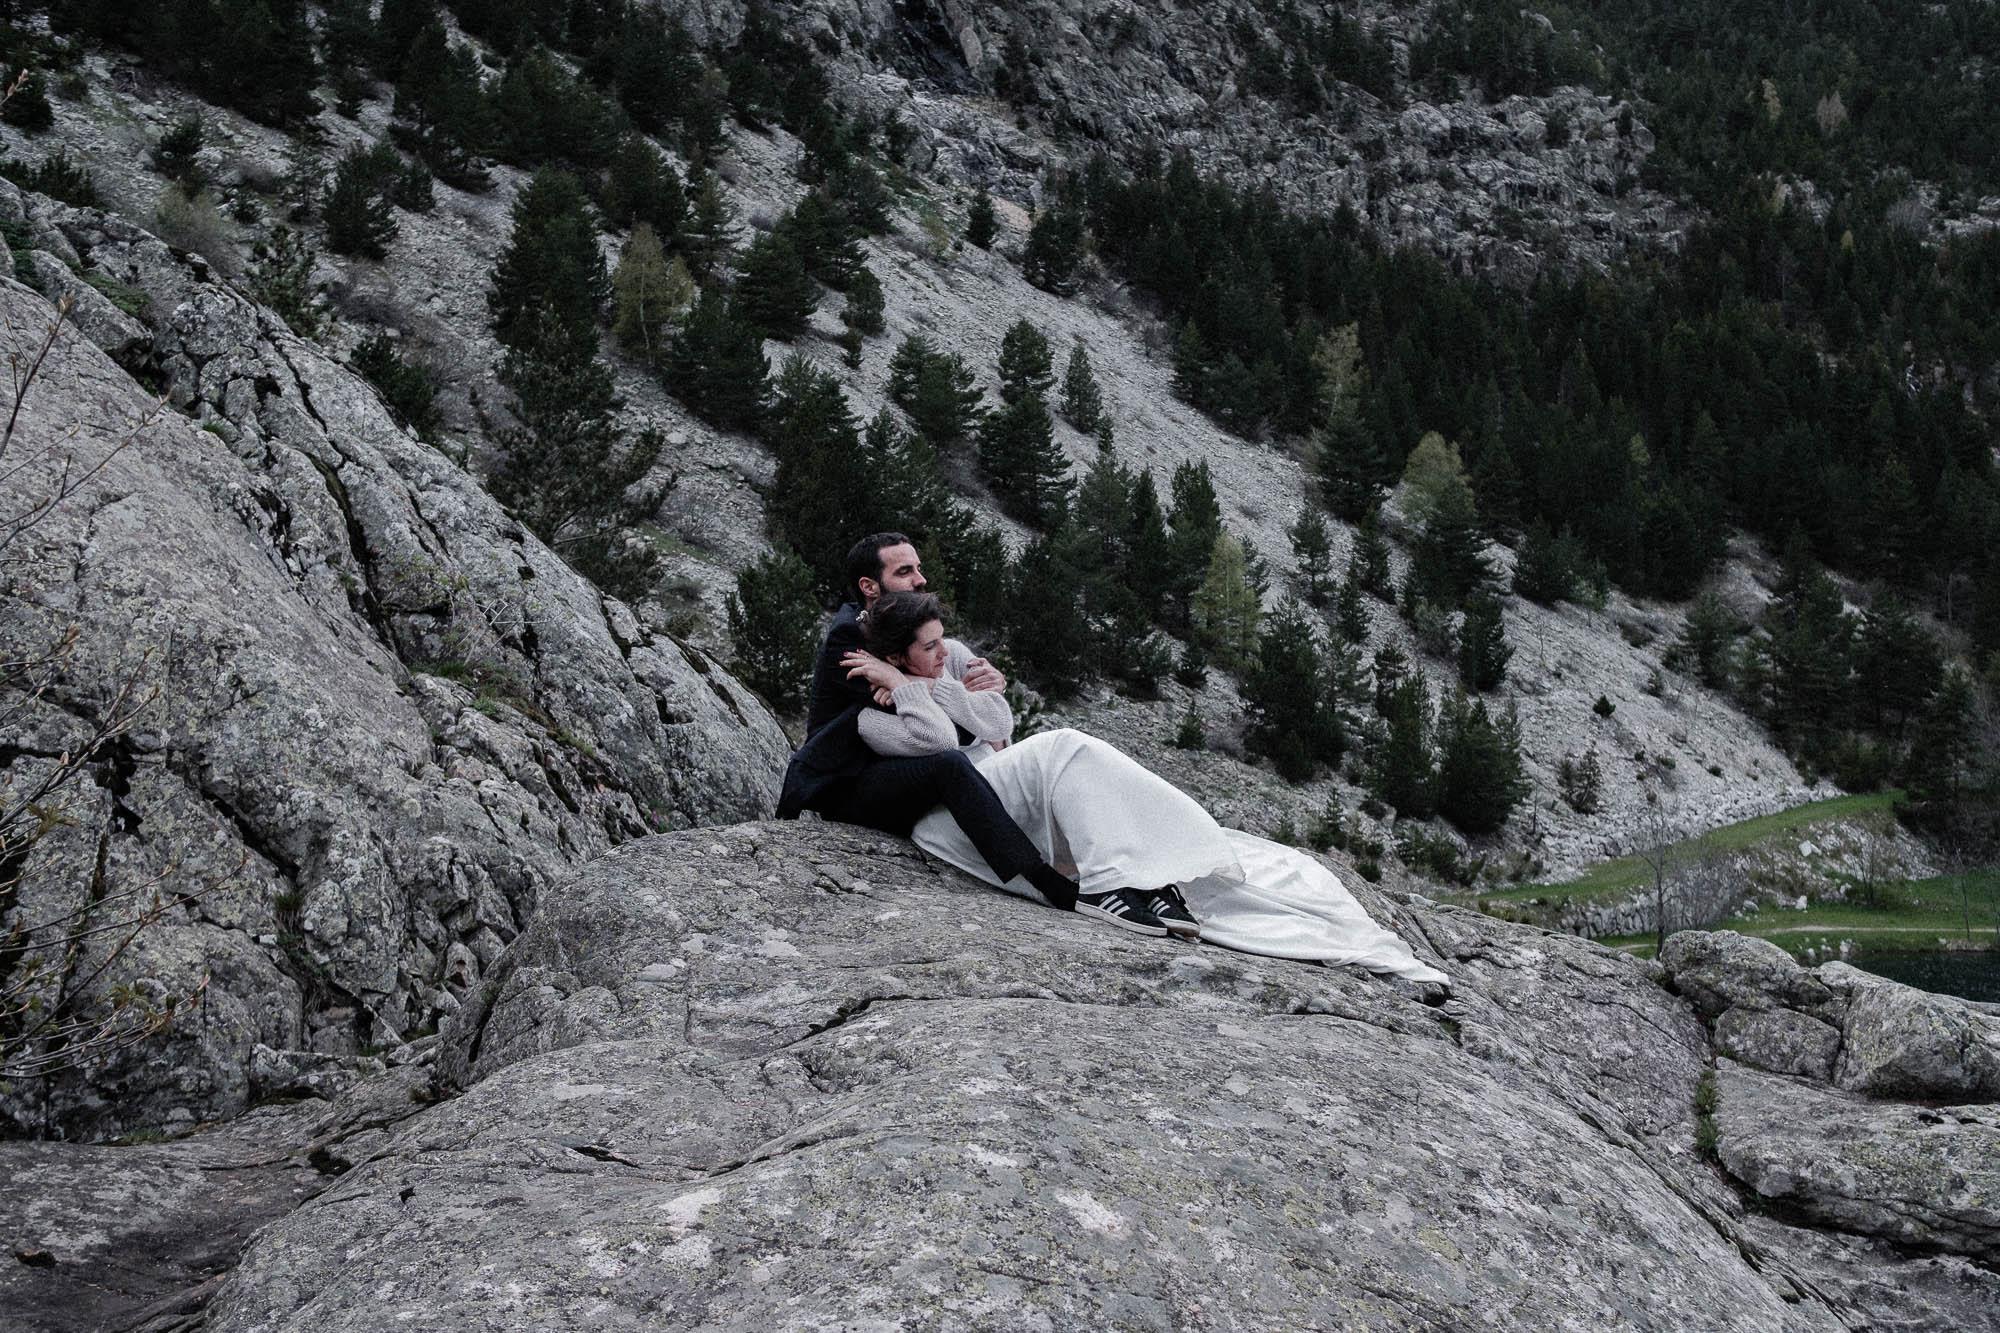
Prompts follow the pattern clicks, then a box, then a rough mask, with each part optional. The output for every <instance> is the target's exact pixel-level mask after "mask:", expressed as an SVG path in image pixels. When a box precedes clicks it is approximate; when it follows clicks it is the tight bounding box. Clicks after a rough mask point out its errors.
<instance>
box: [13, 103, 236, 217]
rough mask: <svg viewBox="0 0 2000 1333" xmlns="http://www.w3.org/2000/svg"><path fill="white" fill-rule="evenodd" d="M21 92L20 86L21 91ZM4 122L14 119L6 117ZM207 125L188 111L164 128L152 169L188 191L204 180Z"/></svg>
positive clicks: (199, 113)
mask: <svg viewBox="0 0 2000 1333" xmlns="http://www.w3.org/2000/svg"><path fill="white" fill-rule="evenodd" d="M25 91H26V90H25V89H24V90H23V93H25ZM22 96H23V94H22V93H17V94H15V95H14V97H12V98H10V99H9V100H8V102H7V110H8V112H10V113H11V112H12V111H13V109H14V104H15V103H16V102H19V101H21V100H22ZM8 123H9V124H17V123H18V122H16V121H14V120H12V119H11V118H10V119H9V121H8ZM22 128H24V129H27V128H31V127H28V126H23V127H22ZM207 128H208V127H207V124H206V122H204V121H203V120H202V116H201V112H200V111H198V110H197V111H190V112H188V113H187V114H186V115H185V116H182V117H181V118H180V119H179V120H177V121H175V122H174V123H173V124H172V125H171V126H170V127H168V129H167V132H166V133H165V134H162V135H161V136H160V142H159V143H158V145H156V146H155V147H154V149H153V168H154V169H155V170H156V171H158V172H159V173H160V174H161V175H163V176H165V177H167V178H168V179H169V180H176V181H179V182H180V183H181V184H182V185H183V186H185V187H186V188H187V191H188V193H190V194H192V193H194V192H195V191H197V190H199V189H201V188H202V186H203V185H205V184H206V183H207V182H206V180H205V179H204V177H203V175H202V171H201V164H200V161H199V157H200V154H201V149H202V144H203V142H204V141H205V140H206V139H207V137H208V136H207Z"/></svg>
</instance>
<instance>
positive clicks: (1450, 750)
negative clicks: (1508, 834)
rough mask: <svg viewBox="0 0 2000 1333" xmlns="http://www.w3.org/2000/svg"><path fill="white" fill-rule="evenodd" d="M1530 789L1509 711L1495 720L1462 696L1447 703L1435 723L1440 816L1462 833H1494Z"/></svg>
mask: <svg viewBox="0 0 2000 1333" xmlns="http://www.w3.org/2000/svg"><path fill="white" fill-rule="evenodd" d="M1529 790H1530V786H1529V783H1528V780H1527V777H1526V775H1525V773H1524V772H1523V771H1522V767H1521V727H1520V723H1519V722H1518V721H1517V720H1516V719H1515V717H1514V713H1513V710H1512V709H1511V708H1510V709H1509V710H1508V712H1507V713H1506V714H1505V715H1503V716H1502V717H1500V718H1499V719H1498V720H1495V719H1494V718H1493V717H1491V716H1490V715H1489V714H1488V713H1487V711H1486V704H1485V701H1484V700H1479V699H1474V700H1470V701H1468V700H1467V698H1466V696H1465V695H1464V694H1463V693H1454V694H1453V695H1452V696H1451V697H1450V698H1448V699H1446V700H1445V703H1444V708H1443V711H1442V714H1441V716H1440V718H1439V721H1438V772H1437V811H1438V813H1439V814H1441V815H1443V816H1444V817H1445V818H1446V819H1449V820H1450V821H1451V822H1452V823H1453V824H1456V825H1457V826H1458V827H1459V828H1460V829H1461V830H1462V831H1464V832H1466V833H1472V834H1480V833H1496V832H1498V831H1499V829H1500V827H1501V826H1502V825H1503V824H1505V823H1506V822H1507V816H1508V815H1510V814H1512V813H1513V810H1514V807H1515V806H1516V805H1518V804H1520V802H1521V800H1522V798H1524V797H1525V796H1527V794H1528V792H1529ZM1400 808H1401V807H1398V809H1399V810H1400Z"/></svg>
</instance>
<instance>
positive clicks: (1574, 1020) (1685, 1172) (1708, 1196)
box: [207, 824, 2000, 1333]
mask: <svg viewBox="0 0 2000 1333" xmlns="http://www.w3.org/2000/svg"><path fill="white" fill-rule="evenodd" d="M1360 896H1361V897H1362V900H1363V901H1364V903H1365V904H1367V905H1368V906H1369V907H1370V909H1371V911H1372V912H1373V913H1374V914H1375V915H1376V916H1377V918H1378V920H1382V921H1384V922H1385V924H1389V925H1391V926H1392V927H1393V928H1395V929H1397V930H1399V931H1400V932H1402V933H1403V934H1404V935H1405V937H1406V938H1409V939H1411V940H1412V942H1413V943H1414V944H1415V945H1416V947H1417V948H1418V949H1419V952H1420V953H1421V954H1423V955H1424V956H1426V957H1430V958H1435V959H1437V960H1438V961H1439V962H1440V964H1441V965H1442V966H1444V967H1445V968H1446V969H1447V970H1449V971H1450V972H1451V973H1452V975H1453V978H1454V986H1453V991H1452V994H1451V996H1450V997H1449V998H1444V997H1442V996H1440V995H1439V994H1437V993H1435V992H1432V993H1429V994H1426V993H1424V991H1423V990H1422V989H1421V988H1418V987H1413V986H1409V985H1406V984H1401V983H1388V982H1383V981H1379V980H1376V979H1373V978H1370V977H1367V976H1360V975H1350V974H1348V973H1347V972H1344V971H1339V970H1331V969H1325V968H1320V967H1316V966H1314V965H1311V964H1302V963H1291V962H1283V961H1274V960H1269V959H1261V958H1253V957H1246V956H1242V955H1235V954H1229V953H1225V952H1221V951H1217V950H1213V949H1209V948H1205V947H1200V946H1192V945H1183V944H1176V943H1171V942H1167V941H1152V940H1142V939H1134V938H1132V937H1128V936H1124V935H1120V934H1117V933H1115V932H1111V931H1107V930H1104V929H1102V928H1094V927H1092V926H1091V925H1090V924H1089V923H1087V922H1084V921H1082V920H1080V919H1078V918H1076V917H1074V916H1070V915H1066V914H1058V913H1055V912H1052V911H1049V910H1047V909H1045V908H1041V907H1038V906H1036V905H1034V904H1030V903H1026V902H1022V901H1020V900H1017V899H1012V898H1009V897H1006V896H1004V895H999V894H994V893H992V892H990V891H988V890H985V889H983V888H980V887H978V886H975V885H972V884H971V883H970V882H969V881H968V880H966V879H965V878H963V877H961V876H959V875H957V874H956V873H955V872H952V871H949V870H937V869H934V868H932V867H931V866H929V865H927V864H926V863H925V862H924V860H923V859H922V858H921V857H920V855H918V854H917V853H915V852H914V851H913V850H912V849H911V848H910V847H909V846H908V845H907V844H904V843H901V842H898V841H890V840H885V839H882V838H880V837H879V836H877V835H873V834H870V833H867V832H866V831H862V830H854V829H846V828H841V827H839V826H832V825H825V826H814V825H811V824H806V825H775V824H759V825H742V826H737V827H732V828H725V829H715V830H696V831H691V832H688V833H682V834H675V835H670V836H666V837H659V838H652V839H647V840H644V841H642V842H637V843H632V844H628V845H626V846H624V847H621V848H619V849H617V850H615V851H614V852H612V853H610V854H609V855H607V856H605V857H603V858H601V859H600V860H598V861H597V862H595V863H593V864H592V865H591V866H589V867H588V868H586V869H585V870H584V871H583V872H582V874H581V875H579V876H578V877H577V878H576V879H575V880H573V881H572V882H570V883H568V884H566V885H564V886H563V887H562V888H561V889H560V890H559V891H557V892H555V893H552V894H550V895H548V897H547V898H546V899H545V903H544V907H543V910H542V912H541V914H540V915H539V916H538V917H537V918H536V920H535V921H534V923H533V924H532V925H530V927H529V928H528V929H527V931H525V932H524V933H523V935H522V936H521V937H520V938H519V939H518V940H517V941H516V942H515V944H514V945H513V946H512V947H511V948H510V949H509V951H508V953H507V954H506V956H505V957H504V958H503V960H502V961H501V963H500V964H499V965H498V966H497V968H496V969H494V971H493V973H492V974H491V975H492V979H493V980H494V981H496V982H497V986H496V988H495V989H494V990H493V991H492V992H491V993H490V996H489V997H488V998H487V1002H486V1003H484V1004H482V1005H478V1006H467V1007H466V1008H465V1009H464V1010H462V1011H461V1013H460V1015H459V1017H458V1019H456V1020H455V1021H454V1023H453V1024H452V1025H451V1027H450V1029H449V1030H448V1031H447V1032H446V1034H445V1035H444V1038H443V1049H442V1054H441V1056H440V1062H439V1063H440V1068H441V1070H442V1071H444V1075H445V1082H447V1083H450V1082H463V1083H465V1084H466V1085H467V1090H466V1091H465V1092H464V1093H463V1094H462V1095H460V1096H458V1097H456V1098H455V1099H453V1100H450V1101H447V1102H445V1103H443V1104H441V1105H437V1106H433V1107H431V1108H429V1109H427V1110H425V1111H423V1112H421V1113H420V1114H418V1115H417V1116H415V1117H413V1118H411V1119H409V1120H407V1121H405V1122H403V1123H402V1124H401V1125H400V1126H397V1127H395V1128H393V1129H390V1130H388V1131H386V1137H385V1138H384V1139H383V1140H382V1141H381V1142H380V1143H379V1145H378V1146H377V1147H376V1148H375V1150H374V1151H373V1152H372V1153H370V1154H368V1156H367V1158H366V1160H361V1159H357V1160H356V1163H355V1167H354V1169H353V1170H352V1171H351V1172H349V1173H347V1174H346V1175H344V1176H342V1177H341V1179H340V1181H339V1182H338V1184H337V1185H336V1186H335V1187H334V1188H332V1189H330V1190H329V1191H327V1192H326V1193H325V1194H323V1195H321V1196H320V1197H319V1198H318V1199H316V1200H315V1201H313V1202H312V1203H310V1204H308V1205H306V1206H305V1207H304V1208H302V1209H301V1210H300V1211H299V1212H297V1213H295V1214H294V1215H292V1216H291V1217H289V1218H288V1219H286V1220H285V1221H283V1222H281V1223H278V1224H277V1225H276V1226H274V1227H273V1228H271V1229H270V1230H269V1231H267V1232H266V1233H265V1234H264V1235H263V1236H262V1237H261V1238H260V1239H259V1240H258V1241H257V1242H256V1243H255V1244H254V1245H252V1246H251V1248H250V1250H249V1252H248V1254H247V1255H246V1257H245V1260H244V1263H243V1265H242V1266H241V1267H240V1268H239V1269H238V1270H237V1271H236V1273H235V1274H234V1275H233V1276H232V1277H231V1278H230V1279H229V1280H228V1282H227V1283H226V1285H225V1286H224V1288H223V1289H222V1291H221V1292H220V1293H219V1295H218V1296H217V1298H216V1300H215V1301H214V1303H213V1304H212V1305H211V1306H210V1307H209V1309H208V1311H207V1320H208V1325H207V1326H208V1327H209V1328H211V1329H213V1330H217V1333H244V1331H247V1330H253V1329H254V1330H259V1331H260V1333H272V1331H275V1330H282V1329H303V1328H308V1327H310V1328H314V1329H330V1330H358V1329H373V1328H382V1329H389V1328H399V1327H407V1326H408V1324H409V1322H410V1321H411V1320H416V1321H418V1322H428V1323H431V1324H439V1325H441V1324H452V1325H454V1326H457V1325H465V1326H480V1327H490V1328H496V1329H514V1328H520V1329H526V1328H538V1329H560V1328H583V1327H598V1326H604V1325H612V1326H627V1325H629V1326H635V1327H651V1328H660V1329H695V1328H758V1329H801V1330H803V1329H819V1328H828V1327H869V1328H881V1329H909V1330H916V1329H944V1328H957V1327H978V1328H981V1329H990V1330H1013V1329H1022V1330H1026V1329H1048V1328H1081V1327H1106V1326H1109V1327H1128V1328H1149V1329H1150V1328H1159V1329H1166V1328H1179V1327H1209V1328H1217V1329H1235V1330H1251V1329H1272V1330H1276V1329H1287V1330H1290V1329H1298V1328H1305V1327H1327V1328H1350V1327H1375V1328H1434V1327H1459V1326H1467V1325H1470V1324H1473V1323H1478V1324H1481V1325H1491V1326H1494V1327H1500V1328H1522V1329H1529V1328H1533V1329H1542V1328H1551V1327H1564V1326H1571V1325H1576V1326H1581V1325H1585V1324H1589V1325H1593V1326H1611V1325H1615V1326H1621V1327H1632V1328H1645V1329H1702V1328H1714V1329H1725V1328H1726V1329H1732V1330H1738V1329H1764V1328H1768V1329H1838V1328H1843V1327H1850V1326H1852V1325H1850V1324H1849V1323H1848V1321H1847V1320H1846V1318H1845V1316H1844V1314H1843V1311H1844V1310H1847V1309H1851V1308H1854V1307H1856V1306H1858V1305H1863V1304H1866V1303H1869V1302H1873V1303H1874V1304H1875V1305H1876V1306H1890V1305H1893V1304H1894V1303H1895V1296H1894V1294H1893V1287H1894V1285H1895V1284H1896V1283H1897V1282H1899V1281H1900V1276H1899V1275H1900V1271H1901V1268H1902V1267H1905V1266H1907V1265H1903V1264H1901V1263H1900V1262H1899V1261H1897V1260H1896V1259H1895V1258H1894V1256H1893V1255H1890V1254H1887V1253H1878V1252H1874V1251H1869V1252H1868V1253H1867V1254H1866V1255H1865V1256H1855V1257H1854V1258H1853V1261H1852V1262H1845V1261H1842V1260H1840V1259H1839V1258H1838V1257H1829V1254H1828V1250H1834V1251H1836V1255H1837V1247H1834V1246H1825V1245H1822V1246H1821V1247H1820V1248H1818V1249H1815V1250H1814V1252H1813V1254H1812V1256H1811V1259H1812V1268H1813V1271H1816V1272H1834V1273H1838V1274H1839V1275H1840V1277H1841V1279H1842V1281H1843V1282H1845V1283H1846V1284H1848V1285H1847V1287H1846V1288H1845V1290H1844V1294H1843V1295H1842V1297H1841V1298H1840V1299H1839V1300H1838V1301H1831V1300H1830V1299H1829V1298H1827V1297H1826V1296H1824V1295H1823V1294H1822V1293H1821V1290H1820V1288H1819V1287H1818V1286H1817V1285H1816V1284H1815V1281H1814V1280H1813V1279H1811V1278H1809V1277H1807V1276H1805V1275H1804V1272H1803V1271H1802V1270H1800V1269H1797V1268H1795V1267H1794V1266H1793V1265H1792V1264H1791V1262H1790V1261H1789V1260H1788V1258H1787V1256H1786V1254H1785V1253H1784V1252H1783V1251H1782V1250H1781V1249H1778V1248H1774V1247H1776V1246H1779V1245H1782V1244H1788V1243H1790V1242H1788V1241H1787V1240H1786V1237H1787V1236H1788V1234H1790V1233H1791V1232H1792V1231H1794V1230H1796V1229H1795V1228H1788V1227H1784V1226H1777V1225H1768V1226H1766V1225H1761V1220H1759V1221H1760V1229H1759V1231H1758V1232H1756V1233H1753V1232H1752V1230H1751V1229H1750V1228H1749V1227H1748V1226H1747V1225H1746V1221H1747V1219H1745V1218H1744V1217H1743V1216H1742V1214H1741V1209H1740V1206H1739V1205H1738V1203H1737V1201H1736V1198H1735V1196H1734V1195H1733V1194H1732V1193H1731V1192H1730V1191H1729V1190H1727V1189H1726V1188H1723V1187H1722V1185H1721V1182H1720V1179H1719V1177H1717V1176H1716V1175H1714V1174H1713V1173H1712V1172H1711V1171H1710V1169H1709V1168H1707V1167H1706V1166H1704V1165H1703V1164H1701V1163H1700V1162H1699V1161H1698V1160H1697V1158H1696V1156H1695V1153H1694V1151H1693V1142H1694V1130H1695V1113H1694V1111H1693V1104H1694V1090H1695V1085H1696V1083H1697V1082H1698V1079H1699V1076H1700V1072H1701V1071H1702V1069H1703V1068H1705V1067H1706V1064H1707V1061H1708V1053H1707V1043H1706V1040H1705V1035H1704V1033H1703V1031H1702V1028H1701V1025H1700V1023H1699V1021H1698V1020H1697V1019H1696V1018H1695V1017H1694V1015H1693V1014H1692V1012H1691V1011H1690V1009H1689V1008H1688V1007H1687V1006H1686V1005H1685V1004H1684V1003H1683V1002H1682V1001H1681V1000H1679V999H1677V998H1676V997H1675V996H1673V995H1672V994H1670V993H1669V992H1668V991H1666V990H1665V989H1663V988H1662V987H1661V986H1659V985H1658V984H1657V980H1656V978H1657V976H1658V973H1657V972H1656V971H1655V970H1653V969H1652V968H1651V967H1650V965H1647V964H1644V963H1641V962H1638V961H1635V960H1633V959H1630V958H1627V957H1624V956H1622V955H1618V954H1615V953H1612V952H1610V951H1607V950H1604V949H1602V948H1599V947H1597V946H1595V945H1592V944H1589V943H1587V942H1584V941H1580V940H1576V939H1573V938H1569V937H1564V936H1558V935H1549V934H1543V933H1540V932H1536V931H1533V930H1531V929H1525V928H1522V927H1518V926H1511V925H1508V924H1505V923H1502V922H1497V921H1493V920H1491V919H1488V918H1484V917H1480V916H1477V915H1476V914H1472V913H1468V912H1463V911H1458V910H1452V909H1439V908H1434V907H1430V906H1428V905H1425V904H1422V903H1421V902H1416V903H1413V904H1412V905H1409V906H1397V905H1394V904H1391V903H1389V902H1387V901H1385V900H1382V899H1380V898H1378V897H1376V896H1374V895H1373V894H1372V893H1371V892H1370V891H1368V890H1366V889H1365V888H1363V889H1361V890H1360ZM1724 1104H1725V1105H1727V1104H1728V1097H1727V1094H1725V1102H1724ZM1798 1234H1799V1235H1801V1236H1806V1237H1811V1236H1815V1235H1816V1234H1817V1233H1812V1232H1799V1233H1798ZM1801 1243H1803V1242H1801ZM1955 1277H1956V1278H1957V1279H1959V1280H1961V1281H1962V1282H1963V1283H1964V1284H1965V1285H1966V1289H1967V1292H1968V1293H1969V1295H1968V1296H1967V1297H1966V1299H1967V1300H1973V1301H1977V1300H1986V1301H1990V1300H1992V1299H1993V1298H1994V1297H1995V1296H1996V1295H2000V1283H1996V1281H1995V1279H1994V1278H1993V1276H1992V1274H1991V1273H1990V1271H1983V1270H1980V1269H1978V1268H1969V1269H1966V1270H1965V1271H1964V1272H1963V1273H1958V1274H1955ZM1936 1296H1937V1306H1936V1308H1938V1309H1940V1310H1944V1311H1947V1312H1949V1311H1954V1310H1956V1309H1959V1308H1961V1306H1960V1305H1959V1304H1955V1303H1954V1299H1953V1298H1952V1296H1951V1293H1949V1292H1943V1291H1939V1292H1937V1293H1936ZM1970 1308H1979V1307H1978V1306H1977V1304H1976V1303H1975V1304H1973V1305H1972V1306H1971V1307H1970ZM1918 1326H1923V1325H1918ZM1928 1326H1929V1327H1940V1328H1941V1327H1946V1326H1948V1325H1945V1324H1941V1323H1933V1324H1931V1325H1928Z"/></svg>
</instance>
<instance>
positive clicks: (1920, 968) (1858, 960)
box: [1846, 949, 2000, 1001]
mask: <svg viewBox="0 0 2000 1333" xmlns="http://www.w3.org/2000/svg"><path fill="white" fill-rule="evenodd" d="M1846 961H1847V962H1850V963H1852V964H1854V966H1856V967H1858V968H1861V969H1862V970H1863V971H1866V972H1873V973H1874V974H1875V975H1876V976H1878V977H1887V978H1889V980H1891V981H1900V982H1902V983H1903V984H1904V985H1905V986H1916V987H1918V988H1919V989H1922V990H1927V991H1936V992H1937V993H1938V994H1940V995H1957V996H1960V997H1962V998H1964V999H1968V1000H1993V1001H2000V953H1996V952H1995V951H1993V950H1991V949H1984V950H1981V951H1980V952H1978V953H1888V952H1880V951H1875V952H1871V951H1868V950H1862V949H1857V950H1855V951H1854V952H1852V953H1850V954H1848V955H1847V959H1846Z"/></svg>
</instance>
